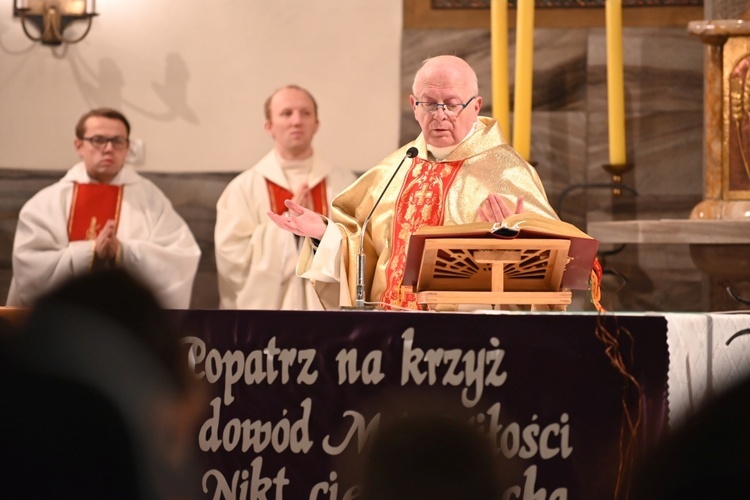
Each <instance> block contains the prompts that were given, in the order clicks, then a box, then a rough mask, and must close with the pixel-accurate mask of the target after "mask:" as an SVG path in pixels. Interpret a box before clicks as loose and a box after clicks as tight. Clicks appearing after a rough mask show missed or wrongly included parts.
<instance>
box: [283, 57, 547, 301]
mask: <svg viewBox="0 0 750 500" xmlns="http://www.w3.org/2000/svg"><path fill="white" fill-rule="evenodd" d="M410 102H411V106H412V109H413V111H414V117H415V118H416V120H417V122H419V125H420V128H421V129H422V133H421V134H420V135H419V137H417V138H416V140H414V141H412V142H411V143H409V144H406V145H405V146H403V147H402V148H401V149H399V150H398V151H396V152H394V153H393V154H391V155H390V156H388V157H387V158H385V159H384V160H383V161H382V162H381V163H380V164H379V165H377V166H375V167H373V168H371V169H370V170H368V171H367V172H366V173H365V174H363V175H362V177H360V178H359V180H357V182H355V183H354V184H353V185H351V186H350V187H349V188H348V189H346V190H345V191H344V192H342V193H341V195H340V196H338V197H337V198H336V199H335V200H334V201H333V211H332V216H331V217H330V219H329V218H322V217H320V216H319V215H317V214H315V213H314V212H312V211H310V210H308V209H305V208H303V207H300V206H299V205H296V204H294V203H293V202H287V207H289V209H290V215H291V217H283V216H277V215H275V214H269V216H270V217H271V218H272V219H273V220H274V222H276V224H277V225H279V226H280V227H282V228H284V229H287V230H288V231H291V232H293V233H295V234H299V235H301V236H306V237H307V245H306V247H305V249H303V252H302V254H301V256H300V260H299V262H298V268H297V271H298V274H300V275H301V276H303V277H306V278H309V279H312V280H314V281H315V285H316V289H317V290H318V291H319V293H320V296H321V298H322V299H324V303H326V304H327V306H328V307H329V308H335V307H338V306H339V305H343V306H346V305H351V304H352V303H354V302H356V300H355V299H356V296H357V293H356V292H357V290H356V288H357V274H358V273H357V260H358V255H359V246H360V241H362V242H363V252H364V255H365V256H366V259H365V262H366V264H367V265H366V267H365V269H364V275H365V276H364V282H365V287H364V288H365V300H366V301H367V303H368V304H376V305H378V306H379V307H383V308H408V309H417V308H418V304H417V302H416V297H415V294H409V293H407V294H403V295H402V294H400V293H399V288H400V285H401V283H402V278H403V274H404V265H405V259H406V252H407V247H408V243H409V236H410V235H411V234H412V233H414V232H415V231H417V230H418V229H419V228H420V227H423V226H440V225H449V224H465V223H470V222H476V221H490V222H501V221H503V220H504V219H505V218H506V217H508V216H510V215H513V214H515V213H520V212H533V213H536V214H538V215H542V216H545V217H549V218H551V219H555V220H557V219H558V217H557V215H556V214H555V212H554V210H553V209H552V207H551V206H550V205H549V203H548V201H547V196H546V194H545V192H544V187H543V186H542V183H541V181H540V179H539V177H538V175H537V173H536V171H535V170H534V168H533V167H532V166H531V165H529V164H528V163H527V162H526V161H525V160H524V159H523V158H522V157H521V156H520V155H519V154H518V153H517V152H516V151H515V150H514V149H513V148H512V147H511V146H510V145H509V144H508V143H507V142H506V141H505V140H504V138H503V136H502V133H501V131H500V127H499V125H498V123H497V121H495V120H494V119H492V118H487V117H483V116H479V112H480V109H481V107H482V97H481V96H480V95H479V90H478V84H477V76H476V73H475V72H474V70H473V69H472V67H471V66H470V65H469V64H468V63H467V62H466V61H464V60H463V59H461V58H459V57H455V56H437V57H433V58H431V59H427V60H426V61H425V62H424V63H423V64H422V66H421V68H420V69H419V70H418V71H417V73H416V75H415V77H414V84H413V87H412V95H411V97H410ZM412 147H416V148H417V150H418V154H417V155H416V156H415V157H414V158H411V159H407V156H409V155H407V151H408V150H409V149H410V148H412ZM403 159H406V161H405V163H404V165H403V167H402V168H400V169H399V170H398V172H397V173H396V175H395V177H393V182H392V183H391V184H389V182H390V180H391V177H392V176H393V174H394V172H395V171H396V168H397V166H398V165H399V163H400V162H401V161H402V160H403ZM386 186H388V187H387V189H386ZM381 195H382V199H380V203H379V204H377V200H378V199H379V197H380V196H381ZM376 204H377V206H376ZM373 207H375V210H374V211H373V212H372V217H371V219H370V220H369V224H367V225H365V224H364V222H365V220H366V219H367V217H368V214H370V212H371V211H372V210H373ZM363 225H365V234H364V237H363V238H362V239H360V234H361V231H362V227H363ZM340 284H343V286H340Z"/></svg>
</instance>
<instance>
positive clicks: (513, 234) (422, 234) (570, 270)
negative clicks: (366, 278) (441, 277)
mask: <svg viewBox="0 0 750 500" xmlns="http://www.w3.org/2000/svg"><path fill="white" fill-rule="evenodd" d="M431 238H500V239H541V240H544V239H554V240H569V241H570V248H569V250H568V259H567V263H566V265H565V271H564V272H563V276H562V282H561V287H562V288H566V289H576V290H586V289H587V288H588V285H589V277H590V274H591V269H592V268H593V265H594V259H595V258H596V252H597V250H598V249H599V241H598V240H596V239H594V238H592V237H591V236H589V235H588V234H586V233H584V232H583V231H581V230H580V229H578V228H577V227H576V226H574V225H573V224H570V223H567V222H563V221H560V220H556V219H550V218H549V217H544V216H542V215H537V214H534V213H521V214H515V215H512V216H510V217H508V218H506V219H505V220H504V221H503V222H472V223H469V224H454V225H447V226H425V227H423V228H421V229H419V230H418V231H416V232H415V233H414V234H412V235H411V237H410V239H409V249H408V252H407V255H406V267H405V269H404V280H403V284H404V285H405V286H413V287H415V286H416V285H417V281H418V279H419V274H420V267H421V265H422V259H423V254H424V249H425V241H426V240H427V239H431Z"/></svg>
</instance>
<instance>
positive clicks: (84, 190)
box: [68, 182, 124, 241]
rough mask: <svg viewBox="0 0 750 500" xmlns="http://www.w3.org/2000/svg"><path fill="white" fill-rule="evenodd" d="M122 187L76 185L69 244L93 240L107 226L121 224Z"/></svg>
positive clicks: (69, 222) (71, 211) (72, 202)
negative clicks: (108, 222) (105, 224)
mask: <svg viewBox="0 0 750 500" xmlns="http://www.w3.org/2000/svg"><path fill="white" fill-rule="evenodd" d="M123 189H124V188H123V186H115V185H112V184H80V183H78V182H74V183H73V198H72V200H71V204H70V215H69V216H68V241H81V240H94V239H96V237H97V236H98V235H99V232H100V231H101V230H102V227H103V226H104V223H105V222H107V221H108V220H110V219H112V220H114V221H115V230H116V228H117V226H118V225H119V223H120V206H121V205H122V193H123Z"/></svg>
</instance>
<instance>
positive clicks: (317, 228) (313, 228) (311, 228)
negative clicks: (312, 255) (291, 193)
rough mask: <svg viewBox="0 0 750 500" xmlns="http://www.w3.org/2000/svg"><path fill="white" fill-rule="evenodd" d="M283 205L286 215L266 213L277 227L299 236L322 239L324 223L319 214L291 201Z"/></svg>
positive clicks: (324, 229) (324, 228)
mask: <svg viewBox="0 0 750 500" xmlns="http://www.w3.org/2000/svg"><path fill="white" fill-rule="evenodd" d="M284 204H285V205H286V208H288V209H289V211H288V212H287V213H286V215H278V214H275V213H273V212H270V211H269V212H267V213H268V216H269V217H270V218H271V220H272V221H273V222H274V223H275V224H276V225H277V226H279V227H280V228H281V229H286V230H287V231H289V232H291V233H294V234H296V235H299V236H305V237H308V238H315V239H317V240H319V239H321V238H322V237H323V233H325V231H326V222H325V220H323V217H322V216H321V215H320V214H319V213H317V212H313V211H312V210H310V209H309V208H305V207H303V206H302V205H300V204H298V203H295V202H294V201H292V200H286V201H285V202H284Z"/></svg>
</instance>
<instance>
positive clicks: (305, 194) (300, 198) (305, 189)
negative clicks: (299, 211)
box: [292, 183, 315, 210]
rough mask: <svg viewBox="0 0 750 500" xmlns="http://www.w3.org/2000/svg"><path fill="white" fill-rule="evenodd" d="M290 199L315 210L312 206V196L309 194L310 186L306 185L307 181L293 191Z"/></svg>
mask: <svg viewBox="0 0 750 500" xmlns="http://www.w3.org/2000/svg"><path fill="white" fill-rule="evenodd" d="M292 201H293V202H294V203H296V204H297V205H299V206H301V207H304V208H307V209H310V210H315V207H314V206H313V201H312V196H310V187H309V186H308V185H307V183H304V184H302V185H301V186H300V188H299V189H298V190H297V192H296V193H294V195H293V196H292Z"/></svg>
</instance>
